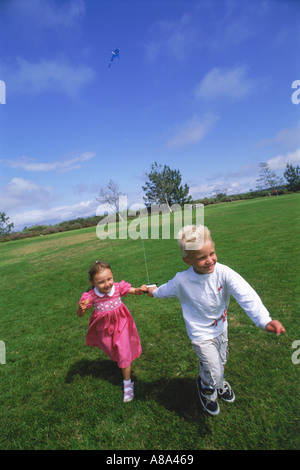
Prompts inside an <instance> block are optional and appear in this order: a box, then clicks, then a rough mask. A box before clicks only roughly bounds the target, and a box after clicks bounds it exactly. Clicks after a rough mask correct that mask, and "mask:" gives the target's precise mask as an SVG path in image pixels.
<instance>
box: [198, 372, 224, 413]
mask: <svg viewBox="0 0 300 470" xmlns="http://www.w3.org/2000/svg"><path fill="white" fill-rule="evenodd" d="M196 384H197V389H198V395H199V398H200V402H201V405H202V407H203V409H204V410H205V411H206V413H209V414H210V415H212V416H217V415H218V414H219V413H220V407H219V403H218V402H217V405H218V408H217V409H216V411H210V410H209V409H207V408H206V406H205V404H204V403H203V401H202V395H201V389H200V386H199V383H198V380H197V381H196Z"/></svg>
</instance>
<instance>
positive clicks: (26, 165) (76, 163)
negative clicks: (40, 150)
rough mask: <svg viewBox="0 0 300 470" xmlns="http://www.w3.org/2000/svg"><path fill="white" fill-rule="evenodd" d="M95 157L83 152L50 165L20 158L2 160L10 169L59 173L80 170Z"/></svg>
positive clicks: (91, 153) (90, 153) (93, 154)
mask: <svg viewBox="0 0 300 470" xmlns="http://www.w3.org/2000/svg"><path fill="white" fill-rule="evenodd" d="M95 156H96V154H95V153H93V152H84V153H82V154H81V155H79V157H75V158H72V159H70V160H65V161H55V162H51V163H41V162H36V161H35V160H33V159H30V158H28V157H21V158H17V159H10V160H2V162H4V163H5V164H6V165H7V166H9V167H11V168H21V169H22V170H25V171H32V172H39V171H57V172H60V173H63V172H66V171H71V170H75V169H78V168H81V166H82V165H81V164H82V163H84V162H86V161H88V160H90V159H91V158H94V157H95Z"/></svg>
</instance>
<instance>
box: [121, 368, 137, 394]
mask: <svg viewBox="0 0 300 470" xmlns="http://www.w3.org/2000/svg"><path fill="white" fill-rule="evenodd" d="M122 374H123V379H124V380H123V385H124V396H123V401H124V402H127V401H131V400H133V397H134V393H133V385H134V384H133V382H131V365H130V366H128V367H124V368H122Z"/></svg>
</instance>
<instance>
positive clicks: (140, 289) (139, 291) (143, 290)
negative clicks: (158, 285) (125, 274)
mask: <svg viewBox="0 0 300 470" xmlns="http://www.w3.org/2000/svg"><path fill="white" fill-rule="evenodd" d="M147 292H148V287H147V286H146V284H143V285H142V286H141V287H136V288H135V295H142V294H145V293H147Z"/></svg>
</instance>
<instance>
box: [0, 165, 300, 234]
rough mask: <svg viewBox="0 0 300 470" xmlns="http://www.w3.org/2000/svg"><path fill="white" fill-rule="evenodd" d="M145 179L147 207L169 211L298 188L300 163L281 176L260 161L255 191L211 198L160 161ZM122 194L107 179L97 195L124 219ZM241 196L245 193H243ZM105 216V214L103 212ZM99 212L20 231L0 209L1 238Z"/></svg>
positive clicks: (47, 229)
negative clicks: (196, 193) (197, 195)
mask: <svg viewBox="0 0 300 470" xmlns="http://www.w3.org/2000/svg"><path fill="white" fill-rule="evenodd" d="M145 176H146V181H145V185H144V186H142V189H143V191H144V193H145V196H144V197H143V199H144V202H145V205H146V207H147V208H150V207H151V205H152V204H159V205H160V206H161V205H165V207H166V208H167V210H169V211H170V212H171V211H172V209H171V206H172V205H173V204H179V205H181V206H183V205H184V204H191V203H203V204H204V205H207V204H211V203H215V202H225V201H232V200H235V199H236V197H235V196H238V198H240V199H242V198H248V197H259V196H264V195H267V194H270V191H271V192H275V193H276V194H280V193H282V192H283V190H284V189H286V191H293V192H296V191H299V190H300V167H299V166H298V165H297V166H296V167H294V166H293V165H291V164H289V163H288V164H287V165H286V169H285V171H284V174H283V176H284V178H285V180H286V182H285V181H284V179H283V178H281V177H278V176H277V175H276V173H275V172H274V171H272V170H271V169H270V166H269V164H268V163H260V165H259V176H258V179H257V180H256V183H257V185H256V191H252V190H250V193H246V194H244V195H234V196H228V195H227V190H226V189H224V188H223V189H219V190H217V191H215V194H214V196H213V197H212V198H210V199H209V198H204V199H198V200H196V201H193V199H192V197H191V196H190V195H189V187H188V185H187V184H186V183H185V184H183V183H182V176H181V173H180V171H179V170H173V169H171V168H170V167H169V166H168V165H161V164H158V163H157V162H154V163H153V164H151V166H150V171H149V172H148V173H146V174H145ZM121 196H122V193H121V191H120V190H119V186H118V184H117V183H115V182H114V181H112V180H110V181H109V183H108V184H107V185H106V186H102V187H101V188H100V191H99V195H98V197H97V198H96V199H97V201H98V202H99V203H101V204H105V205H107V206H109V207H110V208H111V210H112V211H113V212H115V213H116V214H118V217H119V219H120V220H123V218H122V214H121V212H120V211H119V200H120V197H121ZM243 196H244V197H243ZM103 217H104V216H103ZM103 217H101V216H94V217H87V218H77V219H73V220H69V221H65V222H61V223H60V224H56V225H50V226H47V225H36V226H33V227H30V228H29V229H28V228H27V227H25V228H24V229H23V231H22V232H18V233H14V232H12V230H13V228H14V224H13V223H12V222H10V220H9V217H8V216H7V215H6V213H5V212H0V241H10V240H14V239H20V238H27V237H33V236H40V235H47V234H50V233H56V232H62V231H67V230H75V229H78V228H83V227H90V226H94V225H97V224H98V223H99V221H100V220H101V218H103Z"/></svg>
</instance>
